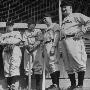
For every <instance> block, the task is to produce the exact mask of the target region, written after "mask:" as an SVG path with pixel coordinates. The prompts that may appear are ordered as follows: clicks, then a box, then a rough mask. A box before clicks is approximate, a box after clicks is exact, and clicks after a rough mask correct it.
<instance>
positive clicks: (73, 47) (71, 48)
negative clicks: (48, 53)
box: [61, 1, 90, 90]
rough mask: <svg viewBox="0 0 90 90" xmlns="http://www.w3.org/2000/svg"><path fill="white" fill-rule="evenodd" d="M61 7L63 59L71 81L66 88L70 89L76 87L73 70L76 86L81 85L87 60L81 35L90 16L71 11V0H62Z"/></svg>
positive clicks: (89, 22) (86, 27) (89, 21)
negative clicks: (76, 78)
mask: <svg viewBox="0 0 90 90" xmlns="http://www.w3.org/2000/svg"><path fill="white" fill-rule="evenodd" d="M61 7H62V14H63V17H64V19H63V22H62V27H61V29H62V30H61V33H62V35H63V36H65V39H63V40H62V48H63V49H62V50H63V59H64V64H65V69H66V71H67V73H68V76H69V78H70V81H71V86H70V87H69V88H68V90H72V89H74V88H76V80H75V72H77V73H78V85H77V87H83V80H84V75H85V71H86V61H87V54H86V51H85V46H84V42H83V35H84V34H85V32H86V31H87V30H88V27H90V26H89V24H90V18H89V17H87V16H85V15H83V14H81V13H73V5H72V2H66V1H62V4H61Z"/></svg>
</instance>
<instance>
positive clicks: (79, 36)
mask: <svg viewBox="0 0 90 90" xmlns="http://www.w3.org/2000/svg"><path fill="white" fill-rule="evenodd" d="M83 34H84V33H83V32H82V31H80V32H78V33H76V34H75V36H74V38H73V40H80V39H81V38H82V36H83Z"/></svg>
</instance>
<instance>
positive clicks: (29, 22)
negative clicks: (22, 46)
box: [27, 19, 36, 25]
mask: <svg viewBox="0 0 90 90" xmlns="http://www.w3.org/2000/svg"><path fill="white" fill-rule="evenodd" d="M27 24H28V25H31V24H36V23H35V21H34V20H33V19H28V20H27Z"/></svg>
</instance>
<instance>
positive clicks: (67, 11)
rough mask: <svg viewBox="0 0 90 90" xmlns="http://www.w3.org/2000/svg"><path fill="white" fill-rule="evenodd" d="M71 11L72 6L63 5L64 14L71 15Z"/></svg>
mask: <svg viewBox="0 0 90 90" xmlns="http://www.w3.org/2000/svg"><path fill="white" fill-rule="evenodd" d="M70 13H72V6H63V7H62V14H63V15H64V16H67V15H69V14H70Z"/></svg>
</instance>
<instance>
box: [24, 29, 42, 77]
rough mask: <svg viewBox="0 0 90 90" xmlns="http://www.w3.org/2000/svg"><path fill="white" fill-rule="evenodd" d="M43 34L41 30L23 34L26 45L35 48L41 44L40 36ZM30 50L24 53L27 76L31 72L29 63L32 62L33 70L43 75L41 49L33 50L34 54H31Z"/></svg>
mask: <svg viewBox="0 0 90 90" xmlns="http://www.w3.org/2000/svg"><path fill="white" fill-rule="evenodd" d="M40 34H41V30H40V29H34V30H33V31H32V32H28V31H26V32H25V33H24V34H23V41H25V45H28V46H29V47H33V46H35V45H37V44H40V41H39V39H38V37H39V35H40ZM28 53H29V52H28V50H27V49H26V50H25V53H24V69H25V71H26V75H27V74H28V71H29V61H30V60H31V62H32V63H31V69H32V68H33V69H34V73H37V74H41V73H42V69H41V68H42V67H41V64H40V61H41V57H42V53H41V50H40V48H36V49H35V50H33V52H32V53H29V54H28Z"/></svg>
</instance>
